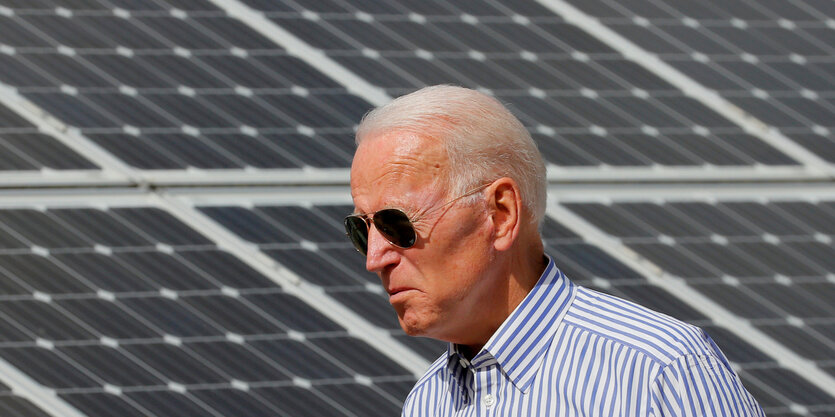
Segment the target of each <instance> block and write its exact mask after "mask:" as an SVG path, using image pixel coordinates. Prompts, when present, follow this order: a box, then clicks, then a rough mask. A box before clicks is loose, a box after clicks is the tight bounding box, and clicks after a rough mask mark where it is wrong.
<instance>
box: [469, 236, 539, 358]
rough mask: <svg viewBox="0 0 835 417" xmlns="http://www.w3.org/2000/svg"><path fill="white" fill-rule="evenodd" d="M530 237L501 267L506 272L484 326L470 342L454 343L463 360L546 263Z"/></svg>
mask: <svg viewBox="0 0 835 417" xmlns="http://www.w3.org/2000/svg"><path fill="white" fill-rule="evenodd" d="M532 240H533V242H531V244H529V245H525V246H524V249H523V250H521V251H517V252H518V253H515V254H508V255H509V256H510V259H509V260H508V262H507V266H506V268H505V270H506V272H505V273H503V274H500V278H499V280H498V282H497V283H496V284H497V285H496V288H495V290H496V291H494V293H493V294H494V296H493V297H492V299H491V300H490V304H489V306H487V307H486V308H487V309H488V310H487V311H486V312H485V313H486V314H485V315H484V317H483V321H482V323H483V324H484V327H483V331H482V332H481V334H480V335H478V336H477V338H476V340H475V342H474V343H472V342H471V343H460V344H458V350H459V351H460V352H461V353H462V354H463V355H464V356H465V357H466V358H467V359H472V358H473V357H474V356H475V355H476V354H478V352H479V351H481V349H482V348H483V347H484V345H485V344H486V343H487V341H488V340H490V338H491V337H492V336H493V334H494V333H495V332H496V330H498V329H499V327H500V326H501V325H502V323H504V322H505V320H507V318H508V317H509V316H510V314H511V313H512V312H513V310H515V309H516V307H518V306H519V304H520V303H522V300H524V299H525V297H526V296H527V295H528V293H530V292H531V290H532V289H533V287H534V286H535V285H536V283H537V281H539V278H540V277H541V276H542V272H543V271H544V270H545V268H546V267H547V266H548V258H546V257H545V255H544V253H545V251H544V248H543V246H542V241H541V239H540V238H539V235H538V234H537V235H536V238H535V239H532ZM521 246H522V245H520V247H521ZM517 249H519V248H517ZM514 255H515V256H514Z"/></svg>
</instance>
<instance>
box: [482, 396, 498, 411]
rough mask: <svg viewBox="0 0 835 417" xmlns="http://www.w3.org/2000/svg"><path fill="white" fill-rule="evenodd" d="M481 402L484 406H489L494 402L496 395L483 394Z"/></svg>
mask: <svg viewBox="0 0 835 417" xmlns="http://www.w3.org/2000/svg"><path fill="white" fill-rule="evenodd" d="M482 402H483V403H484V406H485V407H487V408H490V407H492V406H493V405H495V404H496V397H495V396H494V395H493V394H487V395H485V396H484V399H483V400H482Z"/></svg>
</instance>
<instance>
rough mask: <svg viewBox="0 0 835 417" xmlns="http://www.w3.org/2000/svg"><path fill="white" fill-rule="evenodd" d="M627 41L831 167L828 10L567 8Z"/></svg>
mask: <svg viewBox="0 0 835 417" xmlns="http://www.w3.org/2000/svg"><path fill="white" fill-rule="evenodd" d="M571 3H572V4H573V5H574V6H575V7H577V8H579V9H582V10H583V11H584V12H586V13H588V14H589V15H591V16H594V17H597V18H600V19H602V20H601V21H602V22H603V23H604V24H606V25H607V26H608V27H611V28H613V29H614V30H615V31H617V32H618V33H621V34H623V35H624V36H625V37H626V38H628V39H629V40H630V41H632V42H634V43H636V44H638V45H639V46H640V47H642V48H644V49H646V50H647V51H649V52H651V53H655V54H658V57H659V58H661V59H662V60H664V61H665V62H667V63H669V64H670V65H672V66H674V67H675V68H676V69H678V70H680V71H681V72H682V73H684V74H686V76H688V77H692V78H693V79H694V80H696V81H698V82H699V83H701V84H702V85H704V86H705V87H707V88H710V89H713V90H715V91H717V92H718V93H719V94H721V95H722V96H723V97H725V98H726V99H727V100H729V101H730V102H732V103H734V104H735V105H737V106H739V107H740V108H742V109H743V110H744V111H746V112H748V113H750V114H751V115H753V116H754V117H757V118H758V119H759V120H761V121H763V122H764V123H766V124H767V125H769V126H773V127H774V128H777V129H779V130H780V131H781V132H783V133H784V134H785V135H786V136H787V137H789V138H791V139H792V140H794V141H796V142H797V143H799V144H801V145H803V146H805V147H806V148H807V149H809V150H810V151H812V152H814V153H815V154H816V155H818V156H820V157H822V158H824V159H825V160H826V161H828V162H830V163H831V162H833V161H835V159H833V152H832V149H835V142H833V136H832V132H831V130H832V128H833V122H832V121H833V120H835V117H833V116H835V106H833V103H832V101H831V100H829V99H827V98H825V97H824V96H821V95H820V93H821V92H823V91H829V90H832V88H833V86H835V73H833V71H832V63H831V57H832V53H833V49H832V45H831V42H828V41H827V40H828V39H832V37H833V35H835V33H833V27H832V25H830V24H829V22H831V19H832V14H831V11H832V10H831V9H832V5H831V4H828V3H826V2H808V1H797V2H791V3H785V2H780V3H773V2H772V3H761V2H759V3H753V2H708V3H704V4H700V5H690V4H681V3H680V2H663V1H662V2H653V3H649V2H628V3H622V2H613V1H608V0H598V1H593V2H585V1H575V2H571Z"/></svg>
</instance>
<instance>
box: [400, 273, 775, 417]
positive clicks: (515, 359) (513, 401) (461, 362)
mask: <svg viewBox="0 0 835 417" xmlns="http://www.w3.org/2000/svg"><path fill="white" fill-rule="evenodd" d="M403 416H409V417H418V416H473V417H475V416H479V417H486V416H501V417H505V416H520V417H523V416H524V417H530V416H765V414H764V413H763V411H762V409H761V408H760V407H759V405H758V404H757V402H756V400H755V399H754V398H753V397H752V396H751V394H749V393H748V391H746V390H745V388H744V387H743V386H742V382H740V380H739V377H738V376H737V375H736V373H735V372H734V371H733V370H732V369H731V367H730V365H729V364H728V361H727V359H726V358H725V356H724V354H722V352H721V351H719V348H718V347H716V345H715V344H714V343H713V341H712V340H711V339H710V337H708V336H707V334H705V333H704V332H703V331H702V330H701V329H699V328H697V327H694V326H692V325H689V324H686V323H683V322H681V321H678V320H676V319H674V318H671V317H669V316H666V315H664V314H661V313H657V312H654V311H652V310H649V309H647V308H645V307H642V306H639V305H637V304H634V303H632V302H629V301H626V300H622V299H619V298H617V297H613V296H610V295H605V294H601V293H598V292H595V291H592V290H589V289H587V288H583V287H580V286H578V285H576V284H574V283H572V282H571V281H569V280H568V278H566V276H565V274H563V273H562V272H560V271H559V269H557V267H556V266H555V265H554V261H553V260H552V259H549V262H548V267H547V268H546V269H545V272H543V274H542V276H541V277H540V279H539V282H537V284H536V286H535V287H534V288H533V290H531V292H530V293H529V294H528V295H527V296H526V297H525V299H524V300H523V301H522V303H521V304H520V305H519V306H518V307H517V308H516V309H515V310H514V311H513V313H511V315H510V317H508V318H507V320H505V322H504V323H503V324H502V325H501V327H499V329H498V330H497V331H496V333H495V334H494V335H493V336H492V337H491V338H490V340H489V341H488V342H487V344H486V345H485V346H484V348H483V349H482V350H481V351H480V352H479V353H478V354H477V355H476V356H475V357H474V358H473V359H472V360H471V361H468V360H467V359H466V358H464V357H463V356H462V355H460V354H459V353H458V350H457V349H456V348H455V346H454V345H452V344H450V346H449V348H448V350H447V353H446V354H445V355H443V356H441V357H440V358H439V359H438V360H437V361H435V363H434V364H432V366H431V367H430V368H429V370H428V371H427V372H426V374H425V375H424V376H423V377H422V378H421V379H420V380H419V381H418V382H417V384H415V387H414V388H412V392H411V393H410V394H409V397H408V398H407V399H406V402H405V404H404V406H403Z"/></svg>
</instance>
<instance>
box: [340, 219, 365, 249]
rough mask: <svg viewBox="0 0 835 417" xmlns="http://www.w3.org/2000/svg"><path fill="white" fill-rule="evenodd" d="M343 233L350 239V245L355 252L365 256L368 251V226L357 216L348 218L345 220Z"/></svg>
mask: <svg viewBox="0 0 835 417" xmlns="http://www.w3.org/2000/svg"><path fill="white" fill-rule="evenodd" d="M345 233H347V234H348V238H349V239H351V243H353V244H354V247H355V248H357V250H358V251H359V252H360V253H361V254H363V255H365V253H366V252H367V251H368V225H367V224H365V220H363V219H362V218H361V217H359V216H348V217H346V218H345Z"/></svg>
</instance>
